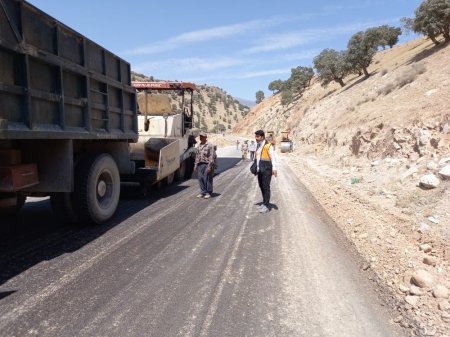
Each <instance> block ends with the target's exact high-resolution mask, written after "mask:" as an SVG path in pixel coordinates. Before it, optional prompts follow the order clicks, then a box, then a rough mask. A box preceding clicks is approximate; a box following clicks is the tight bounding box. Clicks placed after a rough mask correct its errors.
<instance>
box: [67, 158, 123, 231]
mask: <svg viewBox="0 0 450 337" xmlns="http://www.w3.org/2000/svg"><path fill="white" fill-rule="evenodd" d="M75 172H76V173H75V194H74V197H75V199H74V200H75V204H76V205H77V211H78V214H79V217H80V220H81V221H83V222H88V223H94V224H100V223H102V222H105V221H107V220H108V219H109V218H111V217H112V216H113V214H114V212H115V211H116V208H117V205H118V203H119V197H120V176H119V170H118V168H117V164H116V162H115V161H114V159H113V158H112V157H111V156H110V155H109V154H106V153H103V154H100V155H94V156H87V157H85V158H82V159H81V161H80V162H79V163H78V165H77V168H76V170H75Z"/></svg>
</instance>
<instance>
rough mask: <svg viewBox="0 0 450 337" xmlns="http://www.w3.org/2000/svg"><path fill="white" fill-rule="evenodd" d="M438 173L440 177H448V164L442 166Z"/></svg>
mask: <svg viewBox="0 0 450 337" xmlns="http://www.w3.org/2000/svg"><path fill="white" fill-rule="evenodd" d="M439 175H440V176H441V177H442V179H450V165H446V166H444V167H443V168H442V169H441V170H440V171H439Z"/></svg>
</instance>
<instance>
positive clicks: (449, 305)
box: [438, 300, 450, 311]
mask: <svg viewBox="0 0 450 337" xmlns="http://www.w3.org/2000/svg"><path fill="white" fill-rule="evenodd" d="M438 309H439V310H442V311H444V310H448V309H450V303H449V302H448V301H445V300H441V301H439V303H438Z"/></svg>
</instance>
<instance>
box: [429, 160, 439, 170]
mask: <svg viewBox="0 0 450 337" xmlns="http://www.w3.org/2000/svg"><path fill="white" fill-rule="evenodd" d="M437 168H438V164H437V163H436V162H435V161H430V162H428V164H427V169H429V170H430V171H434V170H436V169H437Z"/></svg>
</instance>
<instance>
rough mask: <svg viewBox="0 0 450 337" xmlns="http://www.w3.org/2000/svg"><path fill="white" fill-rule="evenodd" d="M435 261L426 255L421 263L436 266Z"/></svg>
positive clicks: (432, 257) (434, 258)
mask: <svg viewBox="0 0 450 337" xmlns="http://www.w3.org/2000/svg"><path fill="white" fill-rule="evenodd" d="M436 262H437V259H436V257H434V256H430V255H427V256H425V257H424V258H423V263H425V264H427V265H429V266H433V267H434V266H436Z"/></svg>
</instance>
